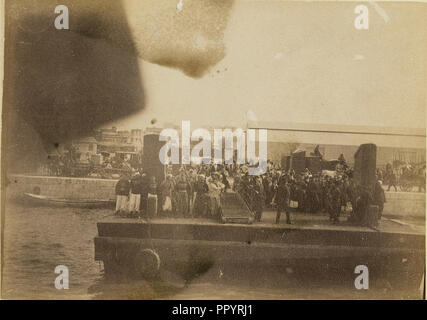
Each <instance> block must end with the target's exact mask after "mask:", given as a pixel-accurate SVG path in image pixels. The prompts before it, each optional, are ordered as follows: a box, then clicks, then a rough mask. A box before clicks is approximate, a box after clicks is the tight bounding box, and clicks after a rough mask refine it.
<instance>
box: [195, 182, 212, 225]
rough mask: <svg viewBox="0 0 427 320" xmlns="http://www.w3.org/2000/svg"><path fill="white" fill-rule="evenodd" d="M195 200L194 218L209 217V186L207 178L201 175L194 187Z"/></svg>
mask: <svg viewBox="0 0 427 320" xmlns="http://www.w3.org/2000/svg"><path fill="white" fill-rule="evenodd" d="M194 191H195V199H194V217H207V215H208V201H209V196H208V192H209V186H208V184H207V183H206V177H205V176H204V175H202V174H200V175H199V177H198V180H197V182H196V183H195V186H194Z"/></svg>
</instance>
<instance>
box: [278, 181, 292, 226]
mask: <svg viewBox="0 0 427 320" xmlns="http://www.w3.org/2000/svg"><path fill="white" fill-rule="evenodd" d="M290 196H291V190H290V188H289V184H288V179H287V177H286V176H282V177H281V178H280V181H279V185H278V187H277V192H276V203H277V213H276V223H277V224H278V223H279V222H280V216H281V214H282V211H284V212H285V213H286V223H287V224H291V215H290V210H289V201H290Z"/></svg>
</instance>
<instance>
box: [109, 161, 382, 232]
mask: <svg viewBox="0 0 427 320" xmlns="http://www.w3.org/2000/svg"><path fill="white" fill-rule="evenodd" d="M224 192H237V193H238V194H239V195H240V196H241V197H242V199H243V200H244V202H245V203H246V205H247V207H248V209H249V211H250V212H251V214H253V216H254V219H255V221H262V215H263V211H264V210H266V209H268V210H275V211H276V223H279V222H280V219H281V214H282V213H285V214H286V223H289V224H290V223H292V220H291V212H307V213H314V214H315V213H322V212H324V213H327V214H328V215H329V217H330V220H331V222H332V223H334V224H336V223H338V222H339V217H340V215H341V214H343V213H345V212H348V213H349V214H350V217H349V218H350V220H353V221H355V222H359V223H364V221H365V220H366V215H367V212H368V209H369V207H370V206H371V205H376V206H378V217H379V218H380V217H381V214H382V211H383V208H384V202H385V194H384V190H383V188H382V186H381V181H380V180H378V179H377V182H376V184H375V186H374V187H373V188H367V187H363V186H360V185H357V184H356V183H355V181H354V180H353V177H352V170H351V169H349V168H348V167H346V166H341V167H340V168H338V170H336V171H333V172H318V173H311V172H310V171H309V170H308V169H306V170H305V171H304V172H301V173H296V172H294V171H293V170H292V169H291V170H287V171H286V170H282V169H281V168H280V167H279V166H277V165H273V164H272V163H269V164H268V170H267V172H266V173H265V174H263V175H259V176H251V175H248V167H247V166H246V165H236V164H232V165H205V164H202V165H200V166H197V167H190V166H182V167H181V168H180V169H179V170H172V168H168V170H167V173H166V178H165V179H164V181H163V182H161V183H160V184H158V183H157V181H156V179H155V177H153V176H152V177H149V175H148V173H146V172H144V171H143V170H140V171H138V172H135V173H134V174H133V175H132V176H131V177H130V176H127V175H124V176H122V177H121V178H120V180H119V181H118V183H117V185H116V194H117V202H116V212H117V213H121V214H125V215H127V216H132V217H133V216H145V217H147V218H151V217H154V216H169V217H187V218H197V217H203V218H211V219H218V218H219V217H220V216H221V212H222V202H221V198H222V194H223V193H224Z"/></svg>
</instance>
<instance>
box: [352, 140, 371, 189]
mask: <svg viewBox="0 0 427 320" xmlns="http://www.w3.org/2000/svg"><path fill="white" fill-rule="evenodd" d="M376 168H377V146H376V145H375V144H373V143H367V144H362V145H360V147H359V149H358V150H357V151H356V153H355V154H354V179H355V182H356V183H357V184H360V185H362V186H365V187H373V186H374V184H375V174H376Z"/></svg>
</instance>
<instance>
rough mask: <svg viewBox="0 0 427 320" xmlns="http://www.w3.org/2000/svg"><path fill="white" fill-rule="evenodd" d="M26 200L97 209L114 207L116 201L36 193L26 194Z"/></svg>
mask: <svg viewBox="0 0 427 320" xmlns="http://www.w3.org/2000/svg"><path fill="white" fill-rule="evenodd" d="M24 196H25V198H26V199H28V200H31V201H35V202H38V203H40V204H46V205H52V204H57V205H65V206H84V207H86V206H87V207H97V206H109V205H114V203H115V201H114V200H110V199H71V198H68V199H67V198H55V197H51V196H44V195H39V194H34V193H28V192H26V193H24Z"/></svg>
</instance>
